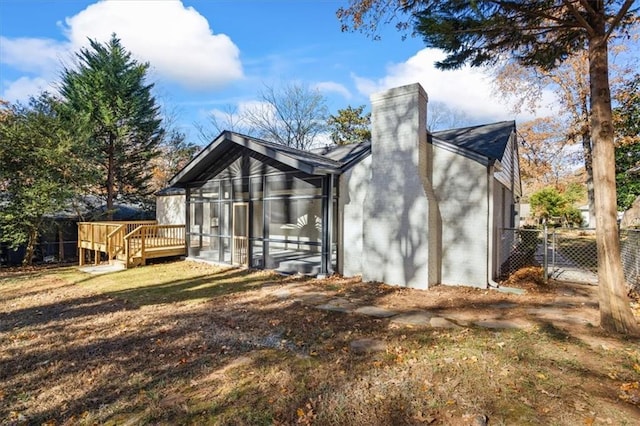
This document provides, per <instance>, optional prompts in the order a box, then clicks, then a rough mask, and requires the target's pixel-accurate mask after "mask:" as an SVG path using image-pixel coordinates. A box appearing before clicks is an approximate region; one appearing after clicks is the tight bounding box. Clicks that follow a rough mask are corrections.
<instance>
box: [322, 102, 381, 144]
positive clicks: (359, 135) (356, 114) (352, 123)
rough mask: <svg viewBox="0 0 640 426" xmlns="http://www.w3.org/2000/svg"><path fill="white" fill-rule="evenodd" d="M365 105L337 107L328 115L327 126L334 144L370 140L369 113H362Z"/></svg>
mask: <svg viewBox="0 0 640 426" xmlns="http://www.w3.org/2000/svg"><path fill="white" fill-rule="evenodd" d="M364 108H365V105H361V106H359V107H356V108H354V107H352V106H351V105H349V106H348V107H346V108H345V109H339V110H338V113H337V114H336V115H330V116H329V119H328V120H327V126H328V127H329V130H331V140H332V141H333V143H335V144H336V145H348V144H351V143H358V142H364V141H370V140H371V113H370V112H369V113H366V114H364V115H363V114H362V113H363V111H364Z"/></svg>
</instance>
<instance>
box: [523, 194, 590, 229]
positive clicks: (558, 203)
mask: <svg viewBox="0 0 640 426" xmlns="http://www.w3.org/2000/svg"><path fill="white" fill-rule="evenodd" d="M529 202H530V203H531V209H532V210H533V213H534V215H535V217H537V218H539V219H544V220H547V221H552V222H553V221H555V220H560V223H561V224H564V223H567V224H574V225H578V226H579V225H581V224H582V214H581V213H580V210H578V209H576V208H575V207H574V206H573V205H572V194H570V193H561V192H560V191H558V189H556V188H555V187H552V186H548V187H546V188H542V189H541V190H539V191H537V192H535V193H533V194H532V195H531V197H530V198H529Z"/></svg>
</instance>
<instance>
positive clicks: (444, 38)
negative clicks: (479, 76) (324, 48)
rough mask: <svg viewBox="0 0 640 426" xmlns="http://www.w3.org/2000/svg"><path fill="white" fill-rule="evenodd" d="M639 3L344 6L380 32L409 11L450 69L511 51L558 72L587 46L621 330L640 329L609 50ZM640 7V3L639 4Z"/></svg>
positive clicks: (607, 304)
mask: <svg viewBox="0 0 640 426" xmlns="http://www.w3.org/2000/svg"><path fill="white" fill-rule="evenodd" d="M634 5H635V2H634V0H607V1H602V0H532V1H527V2H516V1H513V0H476V1H473V2H468V1H461V0H448V1H445V0H422V1H418V0H416V1H410V2H407V1H404V0H396V1H386V0H351V1H350V6H349V7H348V8H341V9H339V10H338V17H339V18H340V19H341V20H342V21H343V24H344V28H345V29H348V28H354V29H361V30H365V31H373V32H374V33H375V29H376V26H377V24H378V22H389V19H390V17H391V19H393V16H398V14H399V13H398V12H400V14H401V15H403V16H406V15H408V16H409V19H410V21H404V22H403V21H399V22H398V25H399V28H401V29H404V28H407V27H409V25H411V24H413V27H414V30H415V32H416V33H417V34H419V35H421V36H422V37H423V40H424V42H425V44H426V45H428V46H430V47H436V48H440V49H443V50H444V51H445V52H446V53H447V57H446V58H445V59H444V60H442V61H440V62H438V63H437V64H436V65H437V66H438V67H440V68H443V69H451V68H457V67H460V66H461V65H463V64H465V63H467V64H471V65H472V66H481V65H485V64H495V63H496V61H498V60H499V59H500V58H502V57H503V56H509V55H511V56H512V57H513V58H515V59H516V60H517V61H518V62H520V63H521V64H523V65H525V66H539V67H541V68H542V69H553V68H555V67H556V66H558V65H559V64H560V63H562V62H563V61H565V60H566V59H567V58H568V57H569V56H570V55H571V54H573V53H575V52H580V51H584V50H587V51H588V58H589V97H590V99H589V102H590V112H591V116H590V127H591V134H592V136H593V141H592V148H593V163H592V164H593V180H594V182H595V183H596V186H595V188H594V198H595V209H596V215H595V216H596V244H597V247H598V277H599V283H600V285H599V295H600V324H601V326H602V327H603V328H605V329H607V330H612V331H618V332H621V333H629V334H638V333H640V327H639V326H638V323H637V322H636V320H635V318H634V316H633V313H632V312H631V308H630V306H629V300H628V297H627V295H626V286H625V283H624V279H625V278H624V273H623V270H622V263H621V259H620V241H619V239H618V233H617V209H616V190H615V179H614V178H615V176H614V174H615V156H614V132H613V125H612V110H611V94H610V93H611V90H610V84H609V63H608V47H609V42H610V39H611V37H612V34H613V33H614V32H616V33H623V32H624V30H625V29H626V28H628V27H629V26H630V25H631V24H632V23H633V22H634V21H635V20H637V9H632V7H634ZM635 7H637V5H635Z"/></svg>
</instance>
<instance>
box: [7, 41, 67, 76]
mask: <svg viewBox="0 0 640 426" xmlns="http://www.w3.org/2000/svg"><path fill="white" fill-rule="evenodd" d="M0 46H2V49H0V63H3V64H7V65H9V66H11V67H14V68H16V69H18V70H20V71H24V72H35V73H39V74H41V75H53V74H55V73H56V72H57V71H58V70H59V69H60V64H61V62H62V61H65V60H66V59H67V57H68V56H69V47H70V46H69V44H68V43H61V42H59V41H56V40H52V39H43V38H15V39H10V38H7V37H0Z"/></svg>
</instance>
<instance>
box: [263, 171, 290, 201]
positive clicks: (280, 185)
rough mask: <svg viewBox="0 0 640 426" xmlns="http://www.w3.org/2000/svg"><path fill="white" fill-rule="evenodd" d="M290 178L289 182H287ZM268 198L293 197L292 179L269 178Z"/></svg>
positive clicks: (282, 176) (284, 176) (284, 177)
mask: <svg viewBox="0 0 640 426" xmlns="http://www.w3.org/2000/svg"><path fill="white" fill-rule="evenodd" d="M287 178H289V180H287ZM266 180H267V196H268V197H275V196H278V195H291V177H290V176H287V175H272V176H267V178H266Z"/></svg>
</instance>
